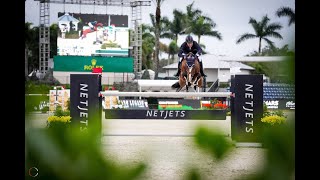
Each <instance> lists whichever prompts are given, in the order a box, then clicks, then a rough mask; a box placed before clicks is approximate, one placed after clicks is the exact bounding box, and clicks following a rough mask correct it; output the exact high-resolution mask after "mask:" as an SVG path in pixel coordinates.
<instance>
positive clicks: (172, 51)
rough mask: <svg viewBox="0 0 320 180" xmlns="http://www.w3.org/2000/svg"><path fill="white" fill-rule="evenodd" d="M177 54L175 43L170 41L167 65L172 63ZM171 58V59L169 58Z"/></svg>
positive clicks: (177, 49)
mask: <svg viewBox="0 0 320 180" xmlns="http://www.w3.org/2000/svg"><path fill="white" fill-rule="evenodd" d="M178 52H179V47H178V45H177V43H176V41H171V42H170V44H169V47H168V54H169V57H168V65H169V64H170V61H171V62H173V59H174V55H175V54H177V53H178ZM170 56H171V58H170Z"/></svg>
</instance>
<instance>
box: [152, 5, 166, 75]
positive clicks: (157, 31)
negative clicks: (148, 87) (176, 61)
mask: <svg viewBox="0 0 320 180" xmlns="http://www.w3.org/2000/svg"><path fill="white" fill-rule="evenodd" d="M154 1H156V4H157V6H156V13H155V16H156V17H155V19H156V23H155V37H156V49H155V66H156V67H155V71H154V72H155V75H154V77H155V79H157V78H158V72H159V51H160V22H161V8H160V7H161V4H162V2H163V1H164V0H154Z"/></svg>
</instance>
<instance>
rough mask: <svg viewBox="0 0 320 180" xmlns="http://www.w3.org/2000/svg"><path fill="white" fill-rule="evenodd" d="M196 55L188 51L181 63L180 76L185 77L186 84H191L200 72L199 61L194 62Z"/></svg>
mask: <svg viewBox="0 0 320 180" xmlns="http://www.w3.org/2000/svg"><path fill="white" fill-rule="evenodd" d="M195 60H196V56H195V55H194V54H192V53H189V54H188V55H187V56H186V57H185V58H184V60H183V63H182V65H181V78H182V77H183V78H185V80H186V83H187V85H188V86H191V85H192V84H193V82H194V80H195V78H196V77H197V76H198V73H199V72H200V66H199V63H198V62H197V63H196V61H195Z"/></svg>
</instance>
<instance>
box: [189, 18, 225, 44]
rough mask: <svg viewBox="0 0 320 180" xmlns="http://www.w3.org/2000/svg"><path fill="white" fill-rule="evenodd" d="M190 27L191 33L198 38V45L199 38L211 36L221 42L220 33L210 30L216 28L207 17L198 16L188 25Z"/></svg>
mask: <svg viewBox="0 0 320 180" xmlns="http://www.w3.org/2000/svg"><path fill="white" fill-rule="evenodd" d="M190 27H191V32H192V33H193V34H195V35H196V36H197V37H198V43H200V38H201V36H212V37H216V38H217V39H219V40H222V37H221V33H220V32H218V31H213V30H212V29H213V28H215V27H216V23H214V22H213V20H211V19H210V18H209V17H206V16H202V15H201V16H199V17H198V18H197V19H196V20H195V21H193V22H192V23H191V24H190Z"/></svg>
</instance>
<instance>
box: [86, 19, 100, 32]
mask: <svg viewBox="0 0 320 180" xmlns="http://www.w3.org/2000/svg"><path fill="white" fill-rule="evenodd" d="M97 23H98V22H97V21H92V22H89V23H88V25H89V27H90V29H91V30H92V31H94V26H96V25H97Z"/></svg>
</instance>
